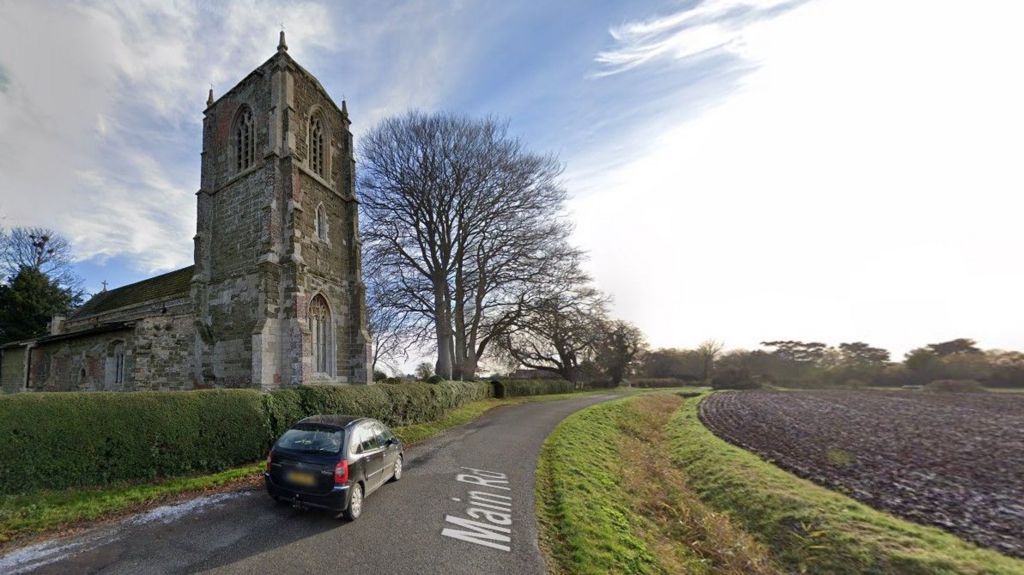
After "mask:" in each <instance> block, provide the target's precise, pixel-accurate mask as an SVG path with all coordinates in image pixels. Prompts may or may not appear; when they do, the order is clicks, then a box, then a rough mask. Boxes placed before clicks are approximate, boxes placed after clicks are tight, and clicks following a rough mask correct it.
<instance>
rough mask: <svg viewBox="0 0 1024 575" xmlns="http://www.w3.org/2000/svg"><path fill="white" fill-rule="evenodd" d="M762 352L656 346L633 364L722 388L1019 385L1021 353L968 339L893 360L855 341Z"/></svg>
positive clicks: (770, 345)
mask: <svg viewBox="0 0 1024 575" xmlns="http://www.w3.org/2000/svg"><path fill="white" fill-rule="evenodd" d="M761 345H762V347H763V348H764V349H757V350H753V351H750V350H734V351H729V352H722V353H713V354H710V355H711V357H710V359H709V353H708V350H707V349H706V346H702V347H701V348H698V349H692V350H691V349H658V350H654V351H651V352H648V353H647V354H646V356H645V357H644V359H643V361H642V363H641V365H640V366H639V367H640V369H639V372H640V373H639V375H642V376H643V377H646V378H657V379H662V378H671V379H677V380H682V381H704V380H707V379H709V378H710V379H711V380H712V381H715V380H718V382H720V383H721V384H723V385H722V386H723V387H733V386H736V387H746V386H758V385H781V386H791V387H816V386H822V385H829V386H853V387H856V386H882V387H900V386H904V385H926V384H928V383H930V382H932V381H936V380H974V381H977V382H979V383H981V384H982V385H984V386H987V387H1004V388H1005V387H1024V353H1022V352H1019V351H1000V350H981V349H979V348H978V347H977V344H976V342H975V341H974V340H972V339H967V338H961V339H954V340H951V341H946V342H942V343H933V344H928V345H926V346H924V347H920V348H917V349H914V350H912V351H910V352H908V353H907V354H906V356H905V357H904V358H903V361H893V360H892V358H891V357H890V354H889V352H888V351H886V350H884V349H881V348H877V347H873V346H871V345H869V344H866V343H863V342H853V343H842V344H839V345H838V346H830V345H827V344H824V343H820V342H804V341H788V340H787V341H766V342H762V343H761Z"/></svg>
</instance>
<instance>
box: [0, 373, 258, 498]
mask: <svg viewBox="0 0 1024 575" xmlns="http://www.w3.org/2000/svg"><path fill="white" fill-rule="evenodd" d="M0 437H3V438H4V440H3V441H0V492H2V493H19V492H24V491H28V490H31V489H36V488H40V487H49V488H55V489H59V488H64V487H76V486H85V485H102V484H108V483H111V482H116V481H123V480H132V481H138V480H148V479H154V478H156V477H166V476H171V475H183V474H189V473H201V472H211V471H217V470H221V469H224V468H226V467H229V466H231V465H236V464H239V463H243V462H246V461H254V460H257V459H259V458H260V457H262V456H263V455H264V454H265V449H266V446H267V441H268V438H269V437H270V430H269V428H268V426H267V419H266V416H265V414H264V410H263V406H262V404H261V400H260V393H259V392H257V391H252V390H209V391H194V392H180V391H179V392H174V391H166V392H161V391H153V392H140V393H117V392H57V393H23V394H19V395H14V396H9V397H4V398H0Z"/></svg>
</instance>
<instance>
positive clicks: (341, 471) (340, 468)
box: [334, 459, 348, 485]
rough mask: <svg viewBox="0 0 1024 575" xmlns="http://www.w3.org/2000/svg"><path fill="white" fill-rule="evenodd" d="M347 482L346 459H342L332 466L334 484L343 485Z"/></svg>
mask: <svg viewBox="0 0 1024 575" xmlns="http://www.w3.org/2000/svg"><path fill="white" fill-rule="evenodd" d="M345 483H348V460H347V459H342V460H341V461H339V462H338V464H337V465H335V466H334V484H335V485H344V484H345Z"/></svg>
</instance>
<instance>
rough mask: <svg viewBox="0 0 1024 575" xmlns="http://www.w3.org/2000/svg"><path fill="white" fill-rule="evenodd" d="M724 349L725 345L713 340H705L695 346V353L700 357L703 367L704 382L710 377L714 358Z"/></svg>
mask: <svg viewBox="0 0 1024 575" xmlns="http://www.w3.org/2000/svg"><path fill="white" fill-rule="evenodd" d="M723 349H725V344H723V343H722V342H720V341H715V340H713V339H709V340H706V341H704V342H702V343H701V344H700V345H698V346H697V353H698V354H699V355H700V358H701V362H702V364H703V367H704V381H707V380H708V379H709V378H710V377H711V369H712V368H713V367H714V363H715V358H717V357H718V354H720V353H722V350H723Z"/></svg>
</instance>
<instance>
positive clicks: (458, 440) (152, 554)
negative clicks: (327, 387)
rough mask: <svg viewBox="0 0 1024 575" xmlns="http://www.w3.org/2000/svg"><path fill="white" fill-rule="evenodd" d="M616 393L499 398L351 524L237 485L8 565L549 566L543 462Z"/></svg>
mask: <svg viewBox="0 0 1024 575" xmlns="http://www.w3.org/2000/svg"><path fill="white" fill-rule="evenodd" d="M611 397H614V396H612V395H596V396H582V397H575V398H571V399H565V400H558V401H546V402H536V403H526V404H522V405H517V406H508V407H501V408H498V409H494V410H492V411H490V412H488V413H487V414H485V415H484V416H483V417H481V418H479V419H477V420H476V421H474V422H473V423H470V424H468V425H465V426H462V427H458V428H454V429H451V430H449V431H447V432H445V433H443V434H441V435H440V436H438V437H435V438H433V439H430V440H427V441H425V442H423V443H422V444H420V445H416V446H414V447H412V448H410V449H408V450H407V451H406V466H405V473H404V475H403V477H402V480H401V481H399V482H397V483H390V484H386V485H385V486H384V487H382V488H381V489H379V490H378V491H376V492H374V493H373V494H371V495H370V496H369V497H368V498H367V499H366V502H365V504H364V508H363V514H362V517H360V518H359V519H358V520H357V521H355V522H353V523H348V522H345V521H343V520H340V519H335V518H333V517H332V516H330V515H328V514H326V513H321V512H313V511H300V510H295V509H292V508H290V507H286V506H282V505H279V504H274V503H273V502H272V501H271V500H270V499H269V498H268V497H267V495H266V493H265V492H263V491H252V490H247V491H237V492H230V493H222V494H217V495H211V496H206V497H200V498H198V499H194V500H191V501H187V502H185V503H181V504H177V505H172V506H166V507H160V508H157V509H154V510H151V511H149V512H147V513H143V514H139V515H136V516H133V517H130V518H128V519H125V520H123V521H119V522H117V523H116V524H113V525H105V526H100V527H96V528H93V529H91V530H87V531H85V532H81V533H79V534H76V535H74V536H72V537H67V538H63V539H57V540H53V541H48V542H45V543H40V544H37V545H32V546H30V547H26V548H22V549H19V550H14V551H12V552H9V553H8V554H6V555H4V556H2V557H0V572H3V573H24V572H33V573H132V574H137V573H195V572H208V573H255V572H262V573H303V572H305V573H313V572H316V573H474V574H479V573H514V574H527V573H544V572H545V569H544V560H543V558H542V556H541V553H540V550H539V548H538V547H537V523H536V518H535V516H534V497H533V489H534V471H535V468H536V464H537V456H538V454H539V453H540V448H541V445H542V444H543V442H544V439H545V438H546V437H547V436H548V434H549V433H551V431H552V430H553V429H554V427H555V426H556V425H557V424H558V422H559V421H561V420H562V419H564V418H565V417H566V416H567V415H569V414H571V413H572V412H574V411H577V410H579V409H582V408H583V407H586V406H588V405H593V404H595V403H598V402H601V401H604V400H607V399H609V398H611Z"/></svg>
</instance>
